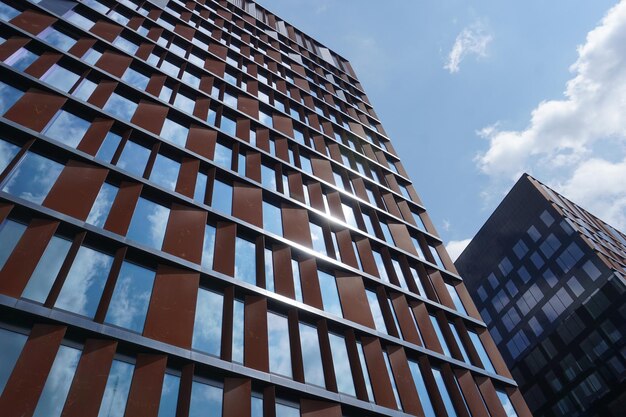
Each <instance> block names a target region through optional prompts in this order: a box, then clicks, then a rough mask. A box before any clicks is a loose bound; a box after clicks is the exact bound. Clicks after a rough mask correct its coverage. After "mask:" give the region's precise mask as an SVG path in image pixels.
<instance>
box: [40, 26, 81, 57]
mask: <svg viewBox="0 0 626 417" xmlns="http://www.w3.org/2000/svg"><path fill="white" fill-rule="evenodd" d="M37 37H38V38H39V39H43V40H44V41H46V42H48V43H50V44H51V45H53V46H56V47H57V48H59V49H61V50H63V51H65V52H67V51H68V50H69V49H70V48H71V47H72V46H74V44H75V43H76V40H75V39H73V38H71V37H69V36H68V35H66V34H64V33H61V32H59V31H58V30H57V29H55V28H53V27H48V28H46V29H44V30H43V31H42V32H41V33H40V34H39V35H37Z"/></svg>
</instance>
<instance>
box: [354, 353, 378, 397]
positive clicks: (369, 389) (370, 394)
mask: <svg viewBox="0 0 626 417" xmlns="http://www.w3.org/2000/svg"><path fill="white" fill-rule="evenodd" d="M356 349H357V352H358V353H359V363H360V364H361V370H362V371H363V378H364V379H365V388H366V389H367V396H368V398H369V401H370V402H373V401H374V392H373V391H372V382H371V381H370V375H369V372H368V370H367V363H366V362H365V353H364V352H363V344H362V343H361V342H359V341H357V342H356Z"/></svg>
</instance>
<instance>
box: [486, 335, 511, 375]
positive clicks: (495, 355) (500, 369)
mask: <svg viewBox="0 0 626 417" xmlns="http://www.w3.org/2000/svg"><path fill="white" fill-rule="evenodd" d="M478 336H479V337H480V341H481V342H482V343H483V346H484V347H485V350H486V351H487V355H489V359H491V363H492V364H493V367H494V368H495V369H496V372H497V373H498V375H502V376H504V377H505V378H513V377H512V376H511V373H510V372H509V368H508V367H507V366H506V363H504V359H502V355H500V351H499V350H498V347H497V346H496V344H495V343H494V341H493V339H492V338H491V335H490V334H489V332H488V331H487V330H486V329H483V330H482V331H481V332H479V334H478Z"/></svg>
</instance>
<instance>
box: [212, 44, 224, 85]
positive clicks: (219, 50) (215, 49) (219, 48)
mask: <svg viewBox="0 0 626 417" xmlns="http://www.w3.org/2000/svg"><path fill="white" fill-rule="evenodd" d="M209 52H211V53H213V54H215V55H217V56H218V57H220V58H222V59H223V60H226V53H227V52H228V48H226V47H225V46H224V45H222V44H219V43H216V42H211V43H210V44H209ZM216 75H219V74H216ZM223 76H224V74H222V77H223Z"/></svg>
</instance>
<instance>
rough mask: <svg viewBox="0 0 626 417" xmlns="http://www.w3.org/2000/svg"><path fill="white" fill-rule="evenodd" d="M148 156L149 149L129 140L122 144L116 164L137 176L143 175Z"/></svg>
mask: <svg viewBox="0 0 626 417" xmlns="http://www.w3.org/2000/svg"><path fill="white" fill-rule="evenodd" d="M149 158H150V149H148V148H146V147H145V146H143V145H140V144H138V143H136V142H133V141H130V140H129V141H128V142H126V144H125V145H124V149H123V150H122V154H121V155H120V157H119V160H118V161H117V166H118V167H120V168H122V169H123V170H126V171H128V172H130V173H131V174H134V175H136V176H138V177H143V173H144V171H145V170H146V164H147V163H148V159H149Z"/></svg>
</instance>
